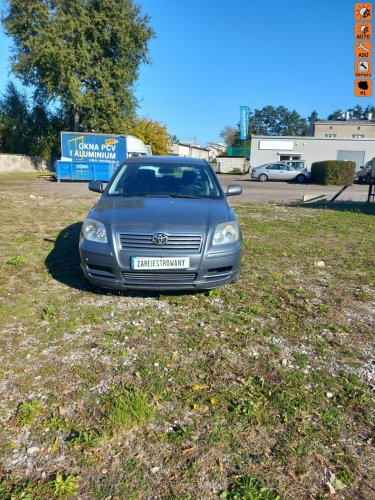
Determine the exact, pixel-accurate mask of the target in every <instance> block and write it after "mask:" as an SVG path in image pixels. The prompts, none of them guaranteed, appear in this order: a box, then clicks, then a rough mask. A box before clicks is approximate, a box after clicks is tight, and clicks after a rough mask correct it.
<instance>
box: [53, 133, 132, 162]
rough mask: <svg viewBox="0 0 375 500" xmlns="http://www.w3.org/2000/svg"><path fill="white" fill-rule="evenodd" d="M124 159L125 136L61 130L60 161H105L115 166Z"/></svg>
mask: <svg viewBox="0 0 375 500" xmlns="http://www.w3.org/2000/svg"><path fill="white" fill-rule="evenodd" d="M125 159H126V137H125V136H121V135H111V134H88V133H82V132H81V133H79V132H61V160H62V161H74V162H107V163H113V164H114V165H116V166H117V165H119V164H120V163H121V162H122V161H123V160H125Z"/></svg>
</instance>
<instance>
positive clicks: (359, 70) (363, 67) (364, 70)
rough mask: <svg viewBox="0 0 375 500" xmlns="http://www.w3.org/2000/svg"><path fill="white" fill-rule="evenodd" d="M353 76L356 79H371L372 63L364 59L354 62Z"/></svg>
mask: <svg viewBox="0 0 375 500" xmlns="http://www.w3.org/2000/svg"><path fill="white" fill-rule="evenodd" d="M354 75H355V77H356V78H371V77H372V61H368V60H365V59H361V60H359V61H354Z"/></svg>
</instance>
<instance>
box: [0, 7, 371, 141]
mask: <svg viewBox="0 0 375 500" xmlns="http://www.w3.org/2000/svg"><path fill="white" fill-rule="evenodd" d="M0 3H3V2H1V1H0ZM136 3H138V4H139V5H140V6H141V7H142V12H143V13H144V14H148V15H149V16H150V18H151V19H150V25H151V26H152V28H153V29H154V31H155V32H156V35H157V37H156V38H155V39H154V40H152V41H151V42H150V45H149V49H150V51H149V56H150V58H151V61H152V63H151V65H146V66H142V67H141V68H140V73H139V81H138V83H137V86H136V96H137V98H138V100H139V111H138V113H139V115H141V116H146V117H148V118H151V119H153V120H158V121H160V122H162V123H164V124H165V125H166V126H167V129H168V131H169V133H171V134H172V135H173V134H175V135H176V136H177V137H178V138H179V139H180V140H181V141H188V140H193V139H195V140H196V141H197V142H198V143H200V144H202V145H204V144H206V143H207V142H209V141H218V140H220V132H221V131H222V130H223V128H224V127H225V126H227V125H230V126H236V124H237V123H238V121H239V107H240V106H241V105H247V106H249V107H250V108H251V109H256V108H258V109H259V108H262V107H263V106H266V105H272V106H279V105H282V106H285V107H287V108H288V109H290V110H293V109H295V110H296V111H297V112H298V113H299V114H300V115H302V116H304V117H307V116H309V115H310V113H311V112H312V111H313V110H316V111H317V112H318V113H319V117H320V118H322V119H324V118H327V116H328V115H329V114H330V113H331V112H333V111H335V110H336V109H338V108H341V109H347V108H349V107H354V106H355V105H357V104H359V105H361V106H363V107H365V106H367V105H368V104H374V102H375V99H372V98H358V97H354V91H353V88H354V5H355V3H356V2H353V1H352V0H329V1H327V0H315V1H313V2H306V1H304V0H300V1H298V0H264V1H256V0H237V1H236V2H228V1H227V0H216V1H214V0H200V1H197V0H189V1H185V2H184V1H182V0H174V1H172V0H137V1H136ZM366 3H368V2H363V4H366ZM374 5H375V3H374ZM374 22H375V19H374ZM10 43H11V41H10V40H8V39H7V38H6V37H5V36H4V34H3V32H2V33H1V35H0V46H1V50H0V92H2V91H3V90H4V88H5V84H6V81H7V79H8V70H9V56H10V52H9V46H10Z"/></svg>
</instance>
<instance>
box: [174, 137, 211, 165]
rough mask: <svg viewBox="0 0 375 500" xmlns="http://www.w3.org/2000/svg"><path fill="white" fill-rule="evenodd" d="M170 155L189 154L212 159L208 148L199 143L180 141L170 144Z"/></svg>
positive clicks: (194, 156)
mask: <svg viewBox="0 0 375 500" xmlns="http://www.w3.org/2000/svg"><path fill="white" fill-rule="evenodd" d="M169 155H170V156H188V157H190V158H203V159H204V160H207V161H208V160H210V152H209V150H208V149H207V148H201V147H200V146H199V145H198V144H191V143H183V142H178V143H174V144H170V152H169Z"/></svg>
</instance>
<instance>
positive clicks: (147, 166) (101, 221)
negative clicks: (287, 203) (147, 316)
mask: <svg viewBox="0 0 375 500" xmlns="http://www.w3.org/2000/svg"><path fill="white" fill-rule="evenodd" d="M89 189H91V190H92V191H96V192H100V193H102V196H101V198H100V200H99V202H98V203H97V204H96V205H95V206H94V208H93V209H92V210H91V211H90V213H89V214H88V218H87V219H86V221H85V222H84V224H83V225H82V230H81V237H80V243H79V249H80V255H81V266H82V270H83V272H84V274H85V276H86V278H87V279H88V280H89V281H90V282H91V283H92V284H94V285H97V286H100V287H105V288H115V289H122V290H124V289H148V290H178V289H210V288H215V287H218V286H221V285H225V284H227V283H231V282H233V281H236V279H237V278H238V277H239V273H240V267H241V255H242V233H241V228H240V226H239V223H238V222H237V219H236V216H235V213H234V210H233V209H232V208H231V207H230V205H229V204H228V201H227V198H226V197H227V196H231V195H236V194H240V193H241V192H242V188H241V187H240V186H237V185H235V184H232V185H229V186H228V189H227V192H226V193H224V191H223V189H222V187H221V184H220V182H219V180H218V178H217V177H216V174H215V172H214V171H213V169H212V167H211V166H210V165H209V163H208V162H206V161H205V160H202V159H195V158H179V157H171V156H165V157H162V156H159V157H158V156H155V157H153V156H149V157H138V158H128V159H127V160H125V162H124V163H123V164H122V165H121V166H120V167H119V169H118V170H117V172H116V173H115V174H114V176H113V178H112V180H111V181H110V182H109V184H108V185H107V186H106V187H105V189H104V186H103V185H102V183H101V182H100V181H91V182H90V184H89Z"/></svg>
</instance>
